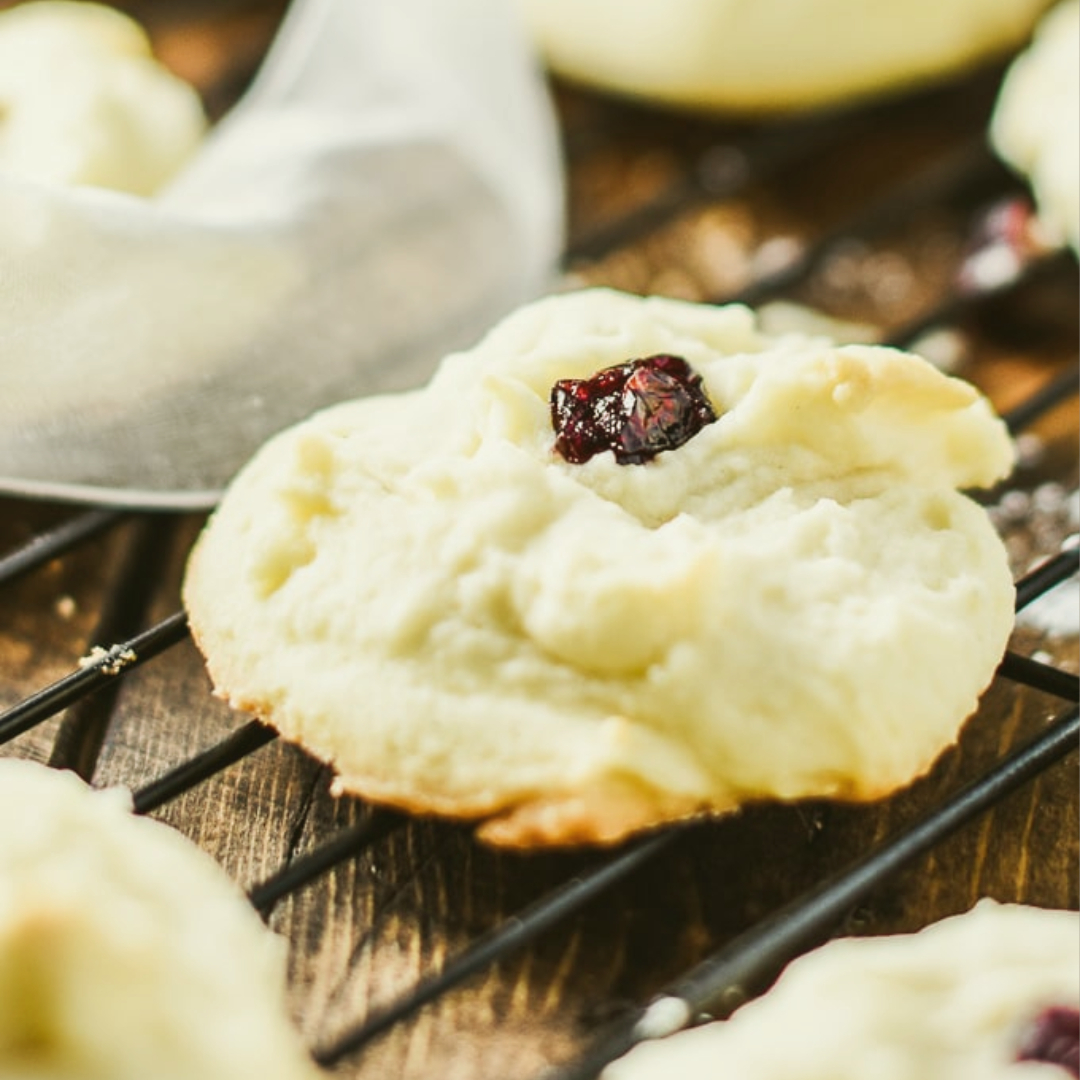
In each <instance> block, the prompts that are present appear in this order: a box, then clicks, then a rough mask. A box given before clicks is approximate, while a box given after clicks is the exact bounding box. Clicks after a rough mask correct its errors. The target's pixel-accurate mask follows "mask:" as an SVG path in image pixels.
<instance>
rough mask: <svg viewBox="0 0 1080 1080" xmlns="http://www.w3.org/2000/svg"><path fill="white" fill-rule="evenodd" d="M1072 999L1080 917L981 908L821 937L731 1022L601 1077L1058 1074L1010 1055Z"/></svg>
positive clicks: (746, 1079) (689, 1034)
mask: <svg viewBox="0 0 1080 1080" xmlns="http://www.w3.org/2000/svg"><path fill="white" fill-rule="evenodd" d="M1078 1005H1080V923H1078V921H1077V917H1076V913H1075V912H1073V911H1049V910H1044V909H1040V908H1033V907H1023V906H1020V905H999V904H996V903H994V902H993V901H982V902H980V903H979V904H977V905H976V906H975V908H973V909H972V910H971V911H969V912H968V913H966V914H964V915H958V916H955V917H953V918H950V919H945V920H943V921H941V922H939V923H935V924H934V925H932V926H930V927H928V928H927V929H925V930H922V931H920V932H919V933H917V934H906V935H897V936H892V937H879V938H844V939H841V940H838V941H834V942H831V943H830V944H828V945H825V946H823V947H822V948H820V949H817V950H816V951H815V952H812V953H810V954H808V955H807V956H804V957H802V958H801V959H799V960H796V961H794V962H793V963H792V964H791V965H790V966H789V967H788V968H787V970H786V971H785V972H784V974H783V975H781V977H780V980H779V982H777V984H776V985H775V986H774V987H773V988H772V989H771V990H770V991H769V992H768V993H767V994H766V995H765V996H764V997H762V998H759V999H758V1000H757V1001H754V1002H751V1003H750V1004H748V1005H745V1006H743V1007H742V1008H741V1009H739V1010H738V1011H737V1012H736V1013H735V1014H734V1015H733V1016H732V1017H731V1019H730V1020H727V1021H724V1022H721V1023H713V1024H706V1025H704V1026H703V1027H699V1028H694V1029H691V1030H690V1031H685V1032H682V1033H680V1034H678V1035H674V1036H672V1037H671V1038H669V1039H665V1040H663V1041H661V1042H654V1043H646V1044H642V1045H641V1046H639V1047H637V1048H636V1049H635V1050H633V1051H631V1052H630V1053H629V1054H628V1055H627V1056H626V1057H624V1058H622V1059H621V1060H620V1061H618V1062H616V1063H615V1064H614V1065H612V1066H610V1067H609V1068H608V1069H606V1070H605V1071H604V1074H603V1080H669V1078H674V1077H677V1078H678V1080H716V1078H717V1077H720V1076H725V1077H733V1078H734V1077H737V1078H738V1080H870V1078H874V1080H877V1078H881V1080H886V1078H887V1080H1068V1077H1069V1076H1070V1075H1072V1076H1075V1075H1076V1074H1075V1072H1073V1073H1071V1074H1070V1072H1069V1071H1068V1070H1066V1069H1063V1068H1061V1067H1060V1066H1059V1065H1051V1064H1039V1063H1036V1062H1034V1061H1031V1060H1027V1061H1024V1062H1022V1063H1021V1062H1018V1061H1017V1058H1018V1057H1020V1056H1023V1055H1024V1053H1025V1051H1024V1048H1025V1047H1028V1050H1027V1052H1028V1053H1030V1052H1031V1051H1032V1050H1033V1049H1034V1047H1032V1045H1031V1042H1032V1038H1033V1035H1034V1031H1035V1029H1036V1027H1037V1026H1038V1025H1039V1023H1040V1019H1041V1021H1042V1023H1043V1024H1044V1025H1045V1024H1046V1023H1047V1021H1048V1019H1049V1018H1048V1017H1047V1016H1046V1010H1049V1009H1064V1010H1076V1008H1077V1007H1078ZM1059 1015H1060V1016H1061V1018H1062V1020H1065V1023H1064V1024H1063V1025H1062V1026H1064V1027H1066V1028H1067V1027H1068V1026H1069V1024H1070V1023H1072V1030H1073V1031H1074V1032H1075V1022H1073V1021H1071V1018H1070V1019H1066V1018H1065V1016H1064V1015H1063V1014H1059ZM1074 1037H1075V1036H1074ZM1074 1060H1075V1059H1074Z"/></svg>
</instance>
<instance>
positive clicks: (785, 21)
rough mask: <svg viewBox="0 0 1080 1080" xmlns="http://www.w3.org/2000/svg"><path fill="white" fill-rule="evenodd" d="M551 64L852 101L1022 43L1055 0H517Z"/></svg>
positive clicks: (690, 102)
mask: <svg viewBox="0 0 1080 1080" xmlns="http://www.w3.org/2000/svg"><path fill="white" fill-rule="evenodd" d="M518 2H519V4H520V6H521V7H522V10H523V12H524V14H525V18H526V22H527V23H528V25H529V27H530V29H531V30H532V33H533V36H534V37H535V39H536V41H537V43H538V45H539V47H540V49H541V51H542V53H543V55H544V56H545V57H546V59H547V61H548V63H549V64H550V65H551V67H552V68H553V69H554V70H555V71H556V72H558V73H560V74H562V75H566V76H568V77H570V78H572V79H574V80H576V81H579V82H582V83H584V84H586V85H591V86H594V87H598V88H601V89H604V90H611V91H615V92H618V93H622V94H629V95H632V96H635V97H639V98H643V99H645V100H648V101H658V102H664V103H668V104H673V105H680V106H690V107H693V108H705V109H718V110H728V111H735V112H772V111H780V110H800V109H810V108H817V107H821V106H828V105H836V104H844V103H847V102H850V101H853V100H855V99H859V98H863V97H867V96H871V95H878V94H882V93H886V92H896V91H899V90H903V89H906V88H909V87H912V86H918V85H921V84H924V83H928V82H932V81H935V80H939V79H941V78H943V77H945V76H946V75H949V74H952V73H954V72H956V71H959V70H962V69H964V68H966V67H969V66H971V65H972V64H974V63H977V62H978V61H980V60H983V59H985V58H986V57H988V56H990V55H993V54H995V53H999V52H1007V51H1008V50H1010V49H1013V48H1016V47H1018V46H1019V45H1020V44H1021V43H1022V41H1023V40H1024V38H1025V37H1026V36H1027V34H1028V33H1029V32H1030V30H1031V28H1032V26H1033V25H1034V23H1035V21H1036V19H1037V18H1038V15H1039V13H1040V11H1041V10H1043V9H1044V8H1045V7H1046V4H1047V0H948V2H947V3H940V2H936V0H861V2H860V3H850V2H849V0H757V2H756V3H746V2H744V0H665V2H663V3H657V2H656V0H518Z"/></svg>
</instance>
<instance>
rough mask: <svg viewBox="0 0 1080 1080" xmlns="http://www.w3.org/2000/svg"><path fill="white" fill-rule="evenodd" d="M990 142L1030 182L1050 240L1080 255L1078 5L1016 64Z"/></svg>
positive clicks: (1049, 24) (1056, 17)
mask: <svg viewBox="0 0 1080 1080" xmlns="http://www.w3.org/2000/svg"><path fill="white" fill-rule="evenodd" d="M990 135H991V139H992V140H993V143H994V146H995V148H996V149H997V151H998V153H999V154H1000V155H1001V156H1002V158H1004V159H1005V161H1007V162H1008V163H1009V164H1010V165H1012V166H1013V167H1014V168H1015V169H1017V170H1018V171H1020V172H1022V173H1023V174H1024V175H1025V176H1027V177H1028V179H1029V181H1030V183H1031V187H1032V190H1033V192H1034V194H1035V200H1036V203H1037V205H1038V212H1039V219H1040V221H1041V222H1042V224H1043V225H1044V226H1045V227H1046V229H1047V230H1048V232H1049V233H1050V239H1051V240H1052V241H1055V242H1057V243H1068V244H1069V245H1070V246H1071V247H1072V249H1073V251H1078V252H1080V0H1066V2H1065V3H1062V4H1059V5H1058V6H1057V7H1056V8H1054V9H1053V10H1052V11H1051V12H1050V13H1049V14H1048V15H1047V16H1046V17H1045V18H1044V19H1043V20H1042V22H1041V23H1040V24H1039V28H1038V32H1037V33H1036V35H1035V40H1034V42H1032V44H1031V46H1030V48H1028V49H1027V51H1025V52H1024V53H1022V54H1021V55H1020V56H1019V57H1018V58H1017V59H1016V60H1015V61H1014V62H1013V64H1012V66H1011V67H1010V68H1009V71H1008V73H1007V75H1006V77H1005V81H1004V83H1003V84H1002V87H1001V93H1000V95H999V96H998V101H997V105H996V107H995V109H994V116H993V120H992V122H991V127H990Z"/></svg>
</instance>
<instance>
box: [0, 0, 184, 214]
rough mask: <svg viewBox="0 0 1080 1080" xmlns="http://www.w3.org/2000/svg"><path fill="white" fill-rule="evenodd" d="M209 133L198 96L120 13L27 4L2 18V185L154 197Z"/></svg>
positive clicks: (66, 0)
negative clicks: (6, 180) (8, 179)
mask: <svg viewBox="0 0 1080 1080" xmlns="http://www.w3.org/2000/svg"><path fill="white" fill-rule="evenodd" d="M205 131H206V118H205V116H204V114H203V109H202V104H201V102H200V100H199V96H198V94H197V93H196V92H195V90H194V89H193V88H192V87H191V86H189V85H188V84H187V83H185V82H184V81H183V80H181V79H179V78H177V77H176V76H175V75H173V74H172V73H171V72H169V71H168V70H167V69H166V68H165V67H164V66H162V65H161V64H160V63H158V62H157V61H156V60H155V59H154V57H153V55H152V53H151V48H150V41H149V39H148V38H147V36H146V34H145V33H144V31H143V30H142V28H141V27H140V26H139V25H138V24H137V23H135V22H134V21H132V20H131V19H130V18H128V16H126V15H124V14H123V13H121V12H120V11H117V10H116V9H115V8H112V7H109V6H107V5H104V4H97V3H86V2H81V0H80V2H76V0H27V2H26V3H22V4H16V5H15V6H14V7H12V8H9V9H7V10H5V11H2V12H0V175H3V174H10V175H12V176H16V177H20V178H22V179H28V180H34V181H38V182H45V183H56V184H91V185H94V186H97V187H107V188H113V189H115V190H118V191H126V192H131V193H133V194H136V195H149V194H151V193H152V192H154V191H156V190H157V189H158V188H160V187H161V186H162V185H163V184H164V183H165V182H166V181H167V180H168V179H169V178H170V177H172V176H173V174H174V173H176V172H177V171H178V170H179V169H180V167H181V166H182V165H183V164H184V163H185V162H186V161H187V160H188V158H189V157H190V156H191V155H192V154H193V153H194V151H195V149H196V148H197V147H198V146H199V144H200V142H201V140H202V138H203V135H204V134H205Z"/></svg>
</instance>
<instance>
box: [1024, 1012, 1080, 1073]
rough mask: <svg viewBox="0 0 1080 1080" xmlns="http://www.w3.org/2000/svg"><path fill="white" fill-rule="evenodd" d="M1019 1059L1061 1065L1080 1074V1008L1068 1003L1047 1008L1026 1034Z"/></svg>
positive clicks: (1071, 1071)
mask: <svg viewBox="0 0 1080 1080" xmlns="http://www.w3.org/2000/svg"><path fill="white" fill-rule="evenodd" d="M1016 1060H1017V1061H1041V1062H1044V1063H1045V1064H1047V1065H1060V1066H1061V1068H1063V1069H1064V1070H1065V1071H1066V1072H1067V1073H1069V1074H1070V1075H1071V1076H1076V1077H1080V1010H1078V1009H1073V1008H1070V1007H1069V1006H1066V1005H1055V1006H1052V1007H1051V1008H1049V1009H1044V1010H1043V1011H1042V1012H1041V1013H1039V1015H1038V1016H1037V1017H1035V1019H1034V1021H1033V1022H1032V1024H1031V1026H1030V1027H1029V1028H1028V1030H1027V1031H1026V1032H1025V1033H1024V1038H1023V1041H1022V1042H1021V1044H1020V1049H1019V1050H1018V1051H1017V1054H1016Z"/></svg>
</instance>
